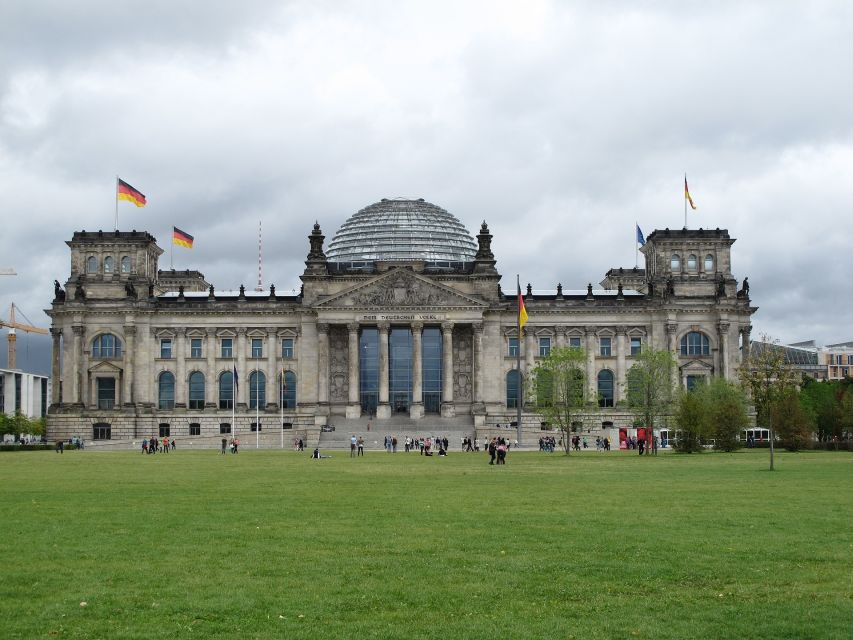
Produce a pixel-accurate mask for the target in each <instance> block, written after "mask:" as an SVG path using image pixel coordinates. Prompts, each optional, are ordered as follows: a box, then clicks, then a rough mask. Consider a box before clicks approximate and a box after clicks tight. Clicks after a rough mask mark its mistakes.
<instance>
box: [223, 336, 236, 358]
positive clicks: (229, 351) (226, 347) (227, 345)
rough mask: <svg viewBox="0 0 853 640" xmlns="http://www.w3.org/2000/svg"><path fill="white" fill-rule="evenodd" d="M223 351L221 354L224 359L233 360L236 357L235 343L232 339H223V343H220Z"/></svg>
mask: <svg viewBox="0 0 853 640" xmlns="http://www.w3.org/2000/svg"><path fill="white" fill-rule="evenodd" d="M220 346H221V349H220V354H221V355H222V357H223V358H233V357H234V355H233V354H234V341H233V340H232V339H231V338H222V342H221V343H220Z"/></svg>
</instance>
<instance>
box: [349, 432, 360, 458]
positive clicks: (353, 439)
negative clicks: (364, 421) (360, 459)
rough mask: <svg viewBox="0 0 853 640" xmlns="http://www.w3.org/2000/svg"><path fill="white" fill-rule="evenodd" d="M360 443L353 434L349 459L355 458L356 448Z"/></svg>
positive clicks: (350, 441)
mask: <svg viewBox="0 0 853 640" xmlns="http://www.w3.org/2000/svg"><path fill="white" fill-rule="evenodd" d="M357 443H358V439H357V438H356V437H355V434H352V437H351V438H350V439H349V457H350V458H354V457H355V446H356V444H357Z"/></svg>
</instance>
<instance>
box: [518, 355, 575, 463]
mask: <svg viewBox="0 0 853 640" xmlns="http://www.w3.org/2000/svg"><path fill="white" fill-rule="evenodd" d="M585 371H586V355H585V354H584V351H583V349H579V348H576V347H557V348H556V349H552V350H551V353H550V354H548V355H547V356H545V357H544V358H541V359H540V360H539V361H538V362H537V363H536V367H535V368H534V369H533V371H532V372H531V374H530V376H529V386H530V392H531V394H530V396H529V397H533V398H535V399H536V411H537V412H538V413H539V415H541V416H542V418H543V419H544V420H545V421H546V422H548V423H549V424H551V425H555V426H556V427H557V428H558V429H559V430H560V432H561V433H562V436H563V437H562V441H563V449H565V452H566V455H568V454H569V452H570V451H571V432H572V424H573V423H575V422H576V421H577V418H578V416H579V414H580V413H581V412H582V411H583V409H584V388H585V387H586V384H585V379H586V375H585Z"/></svg>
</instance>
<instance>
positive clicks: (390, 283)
mask: <svg viewBox="0 0 853 640" xmlns="http://www.w3.org/2000/svg"><path fill="white" fill-rule="evenodd" d="M352 300H353V303H354V304H355V305H356V306H363V307H421V306H438V305H442V304H444V305H446V304H449V303H450V302H451V299H450V295H449V294H448V293H447V292H446V291H441V290H439V289H436V288H434V287H430V286H429V285H428V284H426V283H425V282H423V281H421V280H418V279H417V278H414V277H412V276H411V275H408V274H407V273H406V272H404V271H403V272H400V273H398V274H396V275H395V276H392V277H389V278H386V279H385V280H383V281H381V282H379V283H377V284H376V285H375V286H374V287H371V288H370V289H369V290H368V291H360V292H357V293H355V294H353V296H352Z"/></svg>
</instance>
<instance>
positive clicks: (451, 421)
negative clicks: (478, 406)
mask: <svg viewBox="0 0 853 640" xmlns="http://www.w3.org/2000/svg"><path fill="white" fill-rule="evenodd" d="M329 425H330V426H334V428H335V430H334V431H321V432H320V441H319V445H318V446H319V447H320V448H321V449H344V450H348V449H349V446H350V438H351V437H352V436H353V435H354V436H355V437H356V438H358V437H359V436H361V437H363V438H364V448H365V450H367V451H381V450H382V449H383V447H384V442H385V436H386V435H390V436H394V437H396V438H397V450H398V451H403V450H404V443H405V440H406V438H407V437H409V438H420V437H424V438H426V437H431V438H436V437H442V438H443V437H445V436H446V437H447V439H448V441H449V442H448V445H449V447H450V449H451V450H458V449H461V447H462V438H464V437H469V438H473V437H474V435H475V432H476V430H475V428H474V419H473V417H472V416H459V417H456V418H442V417H440V416H427V417H424V418H422V419H420V420H412V419H410V418H409V417H408V416H404V415H399V416H391V417H390V418H388V419H386V420H377V419H375V418H374V419H372V420H369V419H368V418H350V419H347V418H343V417H339V416H332V417H331V418H330V419H329Z"/></svg>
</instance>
